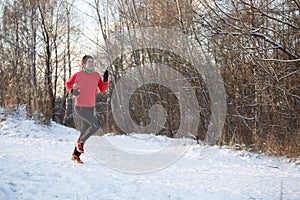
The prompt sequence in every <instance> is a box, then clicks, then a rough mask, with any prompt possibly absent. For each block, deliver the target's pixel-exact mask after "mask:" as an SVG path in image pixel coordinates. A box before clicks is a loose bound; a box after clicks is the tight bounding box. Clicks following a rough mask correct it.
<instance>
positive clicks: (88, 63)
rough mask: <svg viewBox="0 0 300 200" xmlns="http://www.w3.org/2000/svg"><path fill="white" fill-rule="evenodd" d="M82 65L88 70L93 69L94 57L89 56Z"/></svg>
mask: <svg viewBox="0 0 300 200" xmlns="http://www.w3.org/2000/svg"><path fill="white" fill-rule="evenodd" d="M84 67H85V68H86V69H88V70H93V69H94V68H95V65H94V59H92V58H89V59H87V61H86V62H85V64H84Z"/></svg>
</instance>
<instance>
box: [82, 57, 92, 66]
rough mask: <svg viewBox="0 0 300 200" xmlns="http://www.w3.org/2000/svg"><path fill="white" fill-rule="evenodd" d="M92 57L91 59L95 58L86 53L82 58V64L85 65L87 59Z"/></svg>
mask: <svg viewBox="0 0 300 200" xmlns="http://www.w3.org/2000/svg"><path fill="white" fill-rule="evenodd" d="M89 58H91V59H94V57H93V56H90V55H84V56H83V57H82V59H81V66H82V67H83V65H84V64H85V63H86V61H87V60H88V59H89Z"/></svg>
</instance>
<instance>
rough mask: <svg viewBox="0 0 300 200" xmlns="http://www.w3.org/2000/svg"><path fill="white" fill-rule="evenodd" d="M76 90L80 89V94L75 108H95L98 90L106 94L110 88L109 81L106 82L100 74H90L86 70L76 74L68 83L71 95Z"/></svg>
mask: <svg viewBox="0 0 300 200" xmlns="http://www.w3.org/2000/svg"><path fill="white" fill-rule="evenodd" d="M74 84H76V86H75V88H76V87H77V88H78V89H79V92H80V94H79V95H78V96H77V97H76V101H75V106H80V107H94V106H95V103H96V93H97V88H99V90H100V91H101V92H102V93H104V92H105V91H106V89H107V86H108V81H107V82H104V81H103V80H102V78H101V76H100V74H99V73H98V72H95V71H94V72H93V73H92V74H88V73H87V72H85V71H84V70H81V71H79V72H76V73H75V74H74V75H73V76H72V77H71V78H70V79H69V80H68V81H67V82H66V89H67V91H68V92H69V93H71V90H72V89H73V86H74Z"/></svg>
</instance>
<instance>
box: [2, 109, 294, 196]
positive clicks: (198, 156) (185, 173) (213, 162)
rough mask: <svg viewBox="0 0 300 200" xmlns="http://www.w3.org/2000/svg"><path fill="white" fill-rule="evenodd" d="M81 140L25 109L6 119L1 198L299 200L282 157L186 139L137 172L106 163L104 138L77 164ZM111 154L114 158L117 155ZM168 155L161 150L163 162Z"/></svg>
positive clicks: (129, 139) (124, 146)
mask: <svg viewBox="0 0 300 200" xmlns="http://www.w3.org/2000/svg"><path fill="white" fill-rule="evenodd" d="M2 111H3V110H2ZM2 111H1V109H0V113H1V112H2ZM0 119H1V114H0ZM77 137H78V132H77V131H76V130H74V129H71V128H67V127H64V126H61V125H59V124H56V123H53V124H52V125H51V126H49V127H47V126H41V125H38V124H36V123H35V122H34V121H31V120H26V119H25V118H24V117H22V114H21V115H17V116H11V117H7V118H6V120H4V121H2V122H1V123H0V144H1V146H0V177H1V179H0V199H1V200H6V199H9V200H10V199H12V200H14V199H21V200H25V199H28V200H29V199H37V200H41V199H43V200H46V199H72V200H73V199H75V200H81V199H85V200H86V199H92V200H97V199H100V200H102V199H118V200H119V199H129V200H134V199H136V200H141V199H151V200H152V199H162V200H164V199H178V200H179V199H184V200H187V199H195V200H198V199H205V200H206V199H209V200H214V199H226V200H228V199H234V200H236V199H243V200H244V199H270V200H274V199H278V200H279V199H286V200H291V199H295V200H299V199H300V165H299V163H295V162H294V163H289V162H288V160H287V159H284V158H274V157H268V156H264V155H257V154H252V153H248V152H244V151H233V150H231V149H229V148H226V147H217V146H205V145H199V144H188V145H187V144H185V146H184V147H185V148H184V149H185V150H186V152H185V153H184V154H183V155H182V156H181V157H180V158H179V159H177V160H174V161H173V162H172V163H171V162H170V163H168V164H165V165H164V167H161V168H157V169H156V170H155V168H151V170H149V171H148V172H143V171H138V170H137V171H136V173H132V171H128V172H126V170H122V169H120V168H115V167H113V166H110V165H109V162H101V158H102V157H101V155H99V154H101V150H99V151H96V152H95V150H94V149H93V148H92V146H93V144H95V141H97V139H99V138H100V137H92V138H90V140H88V142H87V143H86V153H85V154H84V155H83V156H82V159H83V161H84V162H85V163H84V164H83V165H81V164H76V163H74V162H73V161H71V159H70V156H71V152H72V150H73V148H74V142H75V141H76V139H77ZM101 138H105V139H107V140H108V141H110V142H111V143H112V144H113V146H114V147H115V148H119V149H120V150H121V151H123V152H127V153H128V154H134V153H137V154H139V155H140V156H141V155H145V157H144V158H148V157H147V156H149V155H152V154H151V153H153V152H156V155H155V156H156V158H158V159H159V158H160V156H159V155H160V154H159V153H160V152H161V151H160V150H161V149H163V148H165V146H166V145H167V146H168V145H171V144H172V143H177V146H178V144H183V143H186V142H187V141H185V140H182V139H181V140H179V139H177V140H175V139H169V138H166V137H162V136H155V135H151V134H149V135H137V134H129V135H122V136H114V135H112V134H107V135H105V136H102V137H101ZM182 146H183V145H182ZM105 148H109V147H106V146H103V149H102V150H103V152H105V153H104V154H107V152H108V151H107V149H105ZM114 153H115V152H112V154H111V155H112V158H114V159H115V158H116V159H118V158H119V159H120V157H118V156H117V155H114ZM161 154H163V152H162V153H161ZM103 159H106V158H105V157H103ZM149 159H150V158H149ZM164 159H166V157H164V155H161V163H166V162H165V160H164ZM126 161H128V162H126ZM122 162H123V163H127V164H128V163H129V162H132V160H126V159H125V160H122ZM122 162H121V163H122ZM154 166H155V165H154ZM118 167H120V166H118ZM125 168H126V166H125ZM137 169H138V166H137Z"/></svg>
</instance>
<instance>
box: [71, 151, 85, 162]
mask: <svg viewBox="0 0 300 200" xmlns="http://www.w3.org/2000/svg"><path fill="white" fill-rule="evenodd" d="M72 160H73V161H75V162H77V163H79V164H83V161H82V160H80V158H79V156H77V155H75V154H74V153H73V154H72Z"/></svg>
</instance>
